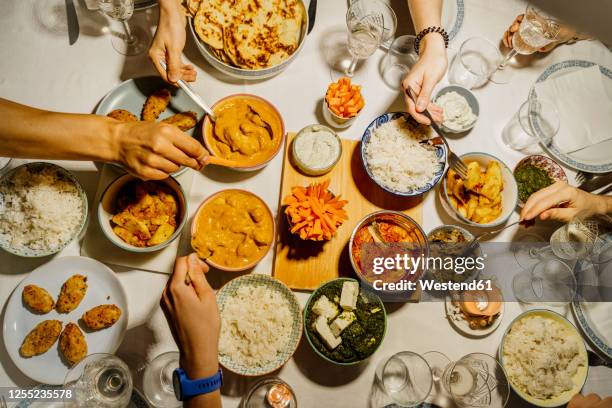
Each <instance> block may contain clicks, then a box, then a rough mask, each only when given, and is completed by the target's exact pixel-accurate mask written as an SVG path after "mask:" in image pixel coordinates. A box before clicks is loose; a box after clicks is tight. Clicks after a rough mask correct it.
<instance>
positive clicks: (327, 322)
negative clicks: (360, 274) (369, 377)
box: [306, 279, 386, 363]
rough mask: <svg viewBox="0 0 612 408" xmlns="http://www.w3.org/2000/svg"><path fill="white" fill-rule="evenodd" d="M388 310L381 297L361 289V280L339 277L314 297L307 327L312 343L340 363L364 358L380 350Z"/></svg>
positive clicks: (307, 318) (307, 315)
mask: <svg viewBox="0 0 612 408" xmlns="http://www.w3.org/2000/svg"><path fill="white" fill-rule="evenodd" d="M385 324H386V322H385V310H384V306H383V304H382V302H381V301H380V299H379V298H378V297H377V296H376V295H374V294H371V293H368V292H365V291H360V289H359V283H358V282H357V281H352V280H342V279H340V280H335V281H332V282H329V283H327V284H326V285H325V286H323V287H322V288H321V289H319V291H318V292H317V293H316V294H315V296H314V297H313V298H312V299H311V300H310V303H309V305H308V309H307V310H306V331H307V334H308V338H309V339H310V341H311V343H312V345H313V346H314V347H315V348H316V349H317V350H318V351H319V352H320V353H321V354H323V355H324V356H326V357H327V358H329V359H330V360H333V361H336V362H339V363H351V362H356V361H361V360H363V359H365V358H367V357H369V356H370V355H372V354H373V353H374V351H376V349H377V348H378V346H379V345H380V343H381V341H382V338H383V336H384V334H385Z"/></svg>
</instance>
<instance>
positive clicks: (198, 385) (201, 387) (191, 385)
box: [175, 368, 223, 401]
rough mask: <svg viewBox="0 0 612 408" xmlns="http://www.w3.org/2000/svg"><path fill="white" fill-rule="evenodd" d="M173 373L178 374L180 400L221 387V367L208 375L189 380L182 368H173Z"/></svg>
mask: <svg viewBox="0 0 612 408" xmlns="http://www.w3.org/2000/svg"><path fill="white" fill-rule="evenodd" d="M175 375H177V376H178V378H179V383H180V387H181V390H180V391H181V392H180V398H179V400H180V401H185V400H188V399H189V398H191V397H195V396H196V395H201V394H208V393H211V392H213V391H217V390H218V389H219V388H221V385H223V374H222V373H221V369H219V371H217V372H216V373H215V374H214V375H211V376H210V377H206V378H199V379H197V380H190V379H189V378H188V377H187V374H186V373H185V370H183V369H182V368H177V369H176V370H175Z"/></svg>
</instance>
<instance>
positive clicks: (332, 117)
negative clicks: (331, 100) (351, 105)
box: [322, 98, 363, 129]
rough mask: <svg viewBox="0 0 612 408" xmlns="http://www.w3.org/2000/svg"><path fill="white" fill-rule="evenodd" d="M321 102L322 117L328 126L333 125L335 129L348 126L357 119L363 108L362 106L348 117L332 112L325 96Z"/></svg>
mask: <svg viewBox="0 0 612 408" xmlns="http://www.w3.org/2000/svg"><path fill="white" fill-rule="evenodd" d="M322 103H323V118H324V119H325V121H326V122H327V123H328V124H329V125H330V126H332V127H335V128H337V129H346V128H348V127H350V126H351V125H352V124H353V123H354V122H355V121H356V120H357V118H358V117H359V115H360V114H361V112H362V111H363V108H362V109H361V110H360V111H359V112H357V114H356V115H355V116H352V117H350V118H345V117H343V116H338V115H336V114H335V113H334V112H332V111H331V109H329V105H327V101H326V100H325V98H323V102H322Z"/></svg>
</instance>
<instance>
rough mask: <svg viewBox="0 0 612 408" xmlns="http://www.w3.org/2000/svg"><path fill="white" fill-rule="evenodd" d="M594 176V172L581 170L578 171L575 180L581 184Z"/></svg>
mask: <svg viewBox="0 0 612 408" xmlns="http://www.w3.org/2000/svg"><path fill="white" fill-rule="evenodd" d="M593 177H595V174H593V173H587V172H584V171H579V172H578V173H576V177H574V180H576V183H577V184H578V185H580V184H582V183H584V182H585V181H587V180H590V179H592V178H593Z"/></svg>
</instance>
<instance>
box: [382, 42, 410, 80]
mask: <svg viewBox="0 0 612 408" xmlns="http://www.w3.org/2000/svg"><path fill="white" fill-rule="evenodd" d="M415 38H416V37H415V36H414V35H402V36H401V37H397V38H396V39H395V40H393V43H391V46H390V47H389V50H388V51H387V55H385V58H384V59H383V61H382V77H383V81H385V84H387V85H388V86H389V87H391V88H393V89H400V88H401V86H402V80H403V79H404V76H406V74H407V73H408V72H409V71H410V70H411V69H412V67H413V66H414V64H416V62H417V60H418V59H419V56H418V55H417V53H416V51H415V50H414V40H415Z"/></svg>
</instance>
